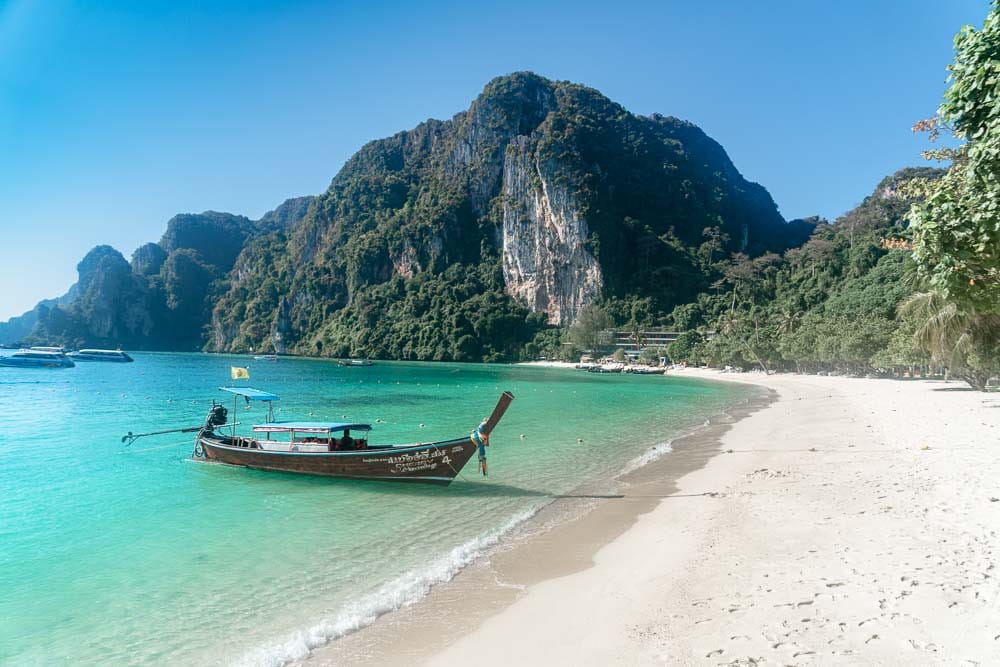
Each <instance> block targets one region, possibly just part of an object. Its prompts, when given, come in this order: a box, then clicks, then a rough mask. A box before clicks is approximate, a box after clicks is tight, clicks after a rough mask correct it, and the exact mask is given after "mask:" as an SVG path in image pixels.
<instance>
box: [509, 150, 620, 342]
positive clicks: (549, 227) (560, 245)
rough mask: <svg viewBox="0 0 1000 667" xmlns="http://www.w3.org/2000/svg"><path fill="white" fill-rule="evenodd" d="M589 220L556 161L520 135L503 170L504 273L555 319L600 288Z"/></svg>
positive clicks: (567, 318)
mask: <svg viewBox="0 0 1000 667" xmlns="http://www.w3.org/2000/svg"><path fill="white" fill-rule="evenodd" d="M588 236H589V229H588V228H587V222H586V220H584V219H583V218H582V217H581V215H580V208H579V205H578V204H577V202H576V201H575V198H574V195H573V193H572V192H571V191H570V190H569V189H568V188H567V187H566V185H565V184H559V183H557V182H556V179H555V177H554V174H553V165H552V164H550V163H542V164H539V162H538V157H537V152H536V150H535V146H534V144H533V142H532V141H531V140H530V139H528V138H527V137H520V138H518V139H516V140H515V141H514V142H513V143H512V144H511V146H510V148H508V150H507V155H506V160H505V162H504V170H503V251H502V257H503V277H504V282H505V283H506V285H507V291H508V293H510V294H511V295H512V296H514V297H515V298H516V299H518V300H519V301H521V302H522V303H524V304H525V305H526V306H528V308H530V309H531V310H532V311H534V312H543V313H545V314H546V315H547V316H548V321H549V323H550V324H558V325H563V326H565V325H569V324H571V323H572V322H573V320H574V319H576V314H577V313H578V312H579V311H580V309H581V308H582V307H583V306H585V305H587V304H589V303H590V302H592V301H593V300H594V299H596V298H597V297H598V296H599V295H600V293H601V287H602V285H603V277H602V274H601V267H600V265H599V264H598V262H597V259H595V258H594V256H593V255H592V254H591V253H590V252H588V250H587V249H586V246H585V244H586V242H587V239H588Z"/></svg>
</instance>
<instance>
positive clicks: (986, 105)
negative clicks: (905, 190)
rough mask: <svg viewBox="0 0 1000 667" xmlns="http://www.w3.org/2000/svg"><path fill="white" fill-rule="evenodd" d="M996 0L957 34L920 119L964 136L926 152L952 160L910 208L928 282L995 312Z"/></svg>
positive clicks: (999, 44) (998, 206)
mask: <svg viewBox="0 0 1000 667" xmlns="http://www.w3.org/2000/svg"><path fill="white" fill-rule="evenodd" d="M998 54H1000V3H998V1H997V0H993V3H992V8H991V10H990V12H989V14H988V15H987V16H986V21H985V23H984V25H983V28H982V30H976V29H975V28H973V27H972V26H965V27H964V28H962V30H961V31H960V32H959V33H958V35H956V36H955V62H954V63H952V64H951V65H950V66H949V67H948V70H949V71H950V73H951V75H950V81H951V86H950V87H949V88H948V90H947V91H946V92H945V101H944V103H943V104H942V105H941V107H940V108H939V109H938V113H937V117H936V118H934V119H932V120H929V121H922V122H921V123H918V124H917V125H916V126H915V127H914V129H915V130H929V131H930V132H931V139H932V140H933V139H934V138H935V137H936V136H937V134H938V133H939V132H940V131H941V130H942V129H945V130H951V132H952V133H953V134H954V136H955V137H957V138H958V139H960V140H964V141H965V142H966V143H965V144H964V145H963V146H962V147H961V148H959V149H957V150H948V149H944V150H938V151H930V152H928V156H929V157H931V158H946V159H951V160H952V166H951V168H950V169H949V170H948V173H947V174H946V175H945V176H944V177H943V178H942V179H940V180H938V181H936V182H933V183H929V184H927V187H926V194H927V198H926V200H925V201H924V202H923V203H921V204H918V205H915V206H914V207H913V210H912V212H911V216H910V217H911V220H912V222H913V226H914V229H915V236H914V253H913V256H914V259H915V260H916V262H917V266H918V269H919V271H920V274H921V275H922V276H923V277H924V278H925V279H927V281H928V282H929V284H930V286H931V287H932V288H933V289H936V290H939V291H940V292H941V294H942V295H943V296H944V297H945V298H947V299H948V300H950V301H951V302H952V303H953V304H954V305H955V308H956V312H963V313H970V312H975V313H977V314H980V315H985V314H988V313H995V314H1000V105H998V104H997V100H996V94H997V81H998V80H1000V58H998Z"/></svg>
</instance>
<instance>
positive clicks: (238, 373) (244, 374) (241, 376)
mask: <svg viewBox="0 0 1000 667" xmlns="http://www.w3.org/2000/svg"><path fill="white" fill-rule="evenodd" d="M229 370H230V371H231V372H232V376H233V379H234V380H249V379H250V371H249V370H247V369H246V368H240V367H239V366H230V367H229Z"/></svg>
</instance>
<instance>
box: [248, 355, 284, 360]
mask: <svg viewBox="0 0 1000 667" xmlns="http://www.w3.org/2000/svg"><path fill="white" fill-rule="evenodd" d="M253 358H254V361H277V360H278V355H276V354H255V355H253Z"/></svg>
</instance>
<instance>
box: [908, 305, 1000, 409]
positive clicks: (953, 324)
mask: <svg viewBox="0 0 1000 667" xmlns="http://www.w3.org/2000/svg"><path fill="white" fill-rule="evenodd" d="M899 312H900V314H901V315H903V316H904V317H913V318H914V319H915V320H916V321H917V330H916V333H914V336H913V340H914V343H915V344H916V345H917V346H918V347H920V348H921V349H923V350H924V351H926V352H928V353H929V354H930V355H931V358H932V359H934V360H935V361H937V362H938V363H941V364H944V365H945V366H948V368H949V369H950V370H951V372H952V374H953V375H955V376H956V377H959V378H961V379H962V380H965V381H966V382H968V383H969V386H971V387H972V388H974V389H977V390H979V391H986V384H987V383H988V382H989V379H990V377H991V376H992V375H994V374H996V373H998V372H1000V315H995V314H990V313H981V312H978V311H977V310H976V309H975V308H974V307H972V306H967V307H960V306H959V305H958V304H956V303H954V302H953V301H949V300H947V299H945V298H944V296H942V295H941V294H940V293H939V292H918V293H917V294H914V295H913V296H911V297H910V298H909V299H907V300H906V302H904V303H903V304H902V305H901V306H900V308H899Z"/></svg>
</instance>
